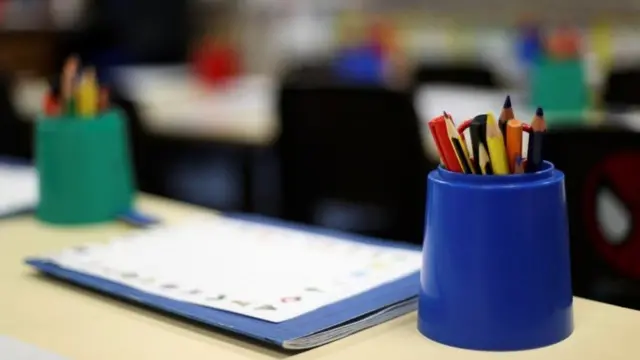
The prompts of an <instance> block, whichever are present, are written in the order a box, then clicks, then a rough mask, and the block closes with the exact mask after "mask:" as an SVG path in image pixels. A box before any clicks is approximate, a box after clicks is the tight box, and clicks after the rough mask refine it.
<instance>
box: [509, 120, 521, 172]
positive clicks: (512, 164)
mask: <svg viewBox="0 0 640 360" xmlns="http://www.w3.org/2000/svg"><path fill="white" fill-rule="evenodd" d="M506 137H507V138H506V144H507V159H508V161H509V170H510V171H511V172H512V173H513V172H514V171H515V169H516V162H517V161H518V158H519V157H520V156H522V123H521V122H520V121H518V120H514V119H512V120H509V121H508V122H507V136H506Z"/></svg>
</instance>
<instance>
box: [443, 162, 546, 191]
mask: <svg viewBox="0 0 640 360" xmlns="http://www.w3.org/2000/svg"><path fill="white" fill-rule="evenodd" d="M555 170H556V168H555V166H554V165H553V163H551V162H550V161H546V160H545V161H543V162H542V169H541V170H539V171H536V172H534V173H524V174H509V175H476V174H465V173H459V172H453V171H449V170H447V169H445V168H444V166H442V165H439V166H438V169H437V172H438V175H440V177H441V179H442V180H444V181H449V182H456V183H467V184H479V185H482V184H485V185H497V184H503V185H509V184H514V185H515V184H521V183H529V182H535V181H539V180H544V179H549V178H551V177H552V176H553V172H554V171H555Z"/></svg>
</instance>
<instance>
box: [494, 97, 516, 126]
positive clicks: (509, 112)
mask: <svg viewBox="0 0 640 360" xmlns="http://www.w3.org/2000/svg"><path fill="white" fill-rule="evenodd" d="M511 119H515V114H514V113H513V108H512V107H511V96H509V95H507V98H506V99H504V104H502V111H501V112H500V117H499V118H498V123H499V124H500V131H502V135H505V134H506V131H507V121H509V120H511Z"/></svg>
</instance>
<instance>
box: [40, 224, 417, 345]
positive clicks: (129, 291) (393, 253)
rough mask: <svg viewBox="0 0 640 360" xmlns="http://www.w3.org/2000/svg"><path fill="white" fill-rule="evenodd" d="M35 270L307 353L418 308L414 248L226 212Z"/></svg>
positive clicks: (91, 247) (63, 255)
mask: <svg viewBox="0 0 640 360" xmlns="http://www.w3.org/2000/svg"><path fill="white" fill-rule="evenodd" d="M28 263H30V264H31V265H33V266H35V267H36V268H38V269H39V270H41V271H44V272H46V273H49V274H51V275H54V276H58V277H61V278H63V279H65V280H68V281H71V282H75V283H78V284H81V285H85V286H88V287H92V288H95V289H97V290H100V291H104V292H107V293H110V294H112V295H116V296H119V297H123V298H126V299H130V300H134V301H137V302H140V303H143V304H145V305H148V306H151V307H155V308H158V309H161V310H164V311H168V312H171V313H175V314H178V315H181V316H184V317H187V318H189V319H192V320H196V321H199V322H202V323H205V324H208V325H211V326H214V327H219V328H223V329H226V330H229V331H232V332H236V333H240V334H243V335H246V336H250V337H253V338H256V339H258V340H261V341H265V342H269V343H272V344H276V345H278V346H281V347H284V348H287V349H305V348H311V347H315V346H319V345H322V344H325V343H328V342H331V341H333V340H336V339H339V338H342V337H345V336H347V335H349V334H352V333H354V332H357V331H359V330H362V329H364V328H367V327H370V326H373V325H376V324H379V323H381V322H384V321H387V320H389V319H392V318H394V317H397V316H399V315H402V314H405V313H407V312H409V311H411V310H414V309H415V308H416V303H417V300H416V297H417V293H418V287H419V275H418V272H419V268H420V265H421V254H420V250H419V249H418V248H416V247H414V246H411V245H404V244H397V243H391V242H386V241H380V240H374V239H368V238H360V237H353V236H350V235H349V236H346V235H343V234H338V233H333V232H328V231H325V230H316V229H308V228H300V227H298V226H293V225H291V224H288V223H282V222H275V223H274V221H273V220H269V221H268V222H265V221H264V220H259V221H257V220H255V219H252V220H251V221H249V220H247V219H246V218H238V217H230V216H215V217H214V216H211V217H202V218H197V219H192V220H190V221H186V222H184V223H181V224H177V225H170V226H163V227H156V228H153V229H150V230H145V231H139V232H135V233H132V234H130V235H127V236H124V237H121V238H116V239H112V240H111V241H108V242H106V243H94V244H85V245H83V246H77V247H74V248H70V249H66V250H63V251H60V252H58V253H55V254H50V255H46V256H43V257H39V258H34V259H29V260H28Z"/></svg>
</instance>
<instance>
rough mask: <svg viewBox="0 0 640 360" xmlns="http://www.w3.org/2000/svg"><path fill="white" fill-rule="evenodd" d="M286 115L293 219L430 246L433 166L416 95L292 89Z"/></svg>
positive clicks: (285, 208) (287, 199)
mask: <svg viewBox="0 0 640 360" xmlns="http://www.w3.org/2000/svg"><path fill="white" fill-rule="evenodd" d="M280 111H281V122H282V128H281V137H280V140H279V143H278V152H279V155H280V161H281V164H280V165H281V183H282V189H281V195H282V215H283V217H284V218H285V219H288V220H292V221H297V222H302V223H308V224H316V225H322V226H328V227H335V228H340V229H341V230H347V231H353V232H357V233H361V234H365V235H370V236H376V237H382V238H388V239H395V240H400V241H407V242H412V243H418V244H420V243H422V233H423V230H424V229H423V228H424V212H425V196H426V194H425V193H426V191H425V190H426V174H427V170H428V168H429V164H428V162H427V160H426V158H425V156H424V150H423V147H422V143H421V138H420V132H419V127H418V120H417V118H416V114H415V112H414V110H413V106H412V101H411V97H410V95H409V94H408V93H405V92H395V91H392V90H388V89H382V88H368V87H346V86H326V87H325V86H323V87H318V88H314V89H312V88H309V87H304V88H298V87H288V88H287V86H286V85H285V88H284V89H283V90H282V93H281V99H280ZM431 166H432V167H433V166H435V164H431ZM331 212H333V215H331V214H330V213H331ZM327 213H329V214H330V215H327ZM344 222H350V223H351V224H344Z"/></svg>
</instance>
